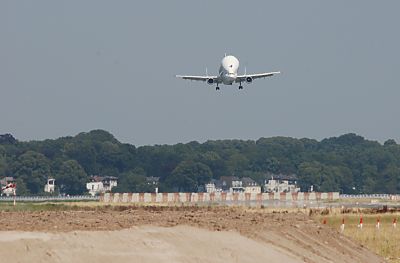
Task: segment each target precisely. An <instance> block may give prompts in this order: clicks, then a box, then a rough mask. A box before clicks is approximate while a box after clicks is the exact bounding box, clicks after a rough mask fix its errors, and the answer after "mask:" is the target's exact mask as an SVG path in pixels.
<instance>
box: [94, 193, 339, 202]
mask: <svg viewBox="0 0 400 263" xmlns="http://www.w3.org/2000/svg"><path fill="white" fill-rule="evenodd" d="M338 199H339V193H338V192H329V193H317V192H310V193H308V192H298V193H219V192H217V193H105V194H103V195H101V196H100V202H105V203H203V202H211V203H212V202H215V203H230V202H254V201H255V202H263V201H275V200H278V201H320V200H321V201H334V200H338Z"/></svg>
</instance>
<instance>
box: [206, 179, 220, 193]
mask: <svg viewBox="0 0 400 263" xmlns="http://www.w3.org/2000/svg"><path fill="white" fill-rule="evenodd" d="M205 188H206V192H207V193H217V192H222V191H223V190H222V181H221V180H216V179H212V180H211V181H210V182H209V183H208V184H206V185H205Z"/></svg>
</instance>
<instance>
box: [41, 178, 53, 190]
mask: <svg viewBox="0 0 400 263" xmlns="http://www.w3.org/2000/svg"><path fill="white" fill-rule="evenodd" d="M55 182H56V180H55V179H53V178H49V179H47V184H45V185H44V191H45V192H46V193H54V190H55Z"/></svg>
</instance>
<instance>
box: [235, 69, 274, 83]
mask: <svg viewBox="0 0 400 263" xmlns="http://www.w3.org/2000/svg"><path fill="white" fill-rule="evenodd" d="M279 73H281V72H280V71H276V72H266V73H257V74H246V75H240V76H237V77H236V81H235V82H245V81H246V78H247V77H250V78H252V79H253V80H254V79H260V78H266V77H272V76H273V75H276V74H279Z"/></svg>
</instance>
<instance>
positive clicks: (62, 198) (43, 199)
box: [0, 195, 100, 202]
mask: <svg viewBox="0 0 400 263" xmlns="http://www.w3.org/2000/svg"><path fill="white" fill-rule="evenodd" d="M99 199H100V197H98V196H90V195H73V196H15V200H16V201H17V202H18V201H22V202H46V201H99ZM13 201H14V196H1V197H0V202H13Z"/></svg>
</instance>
